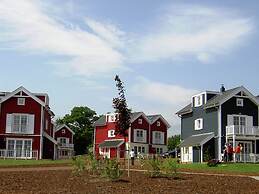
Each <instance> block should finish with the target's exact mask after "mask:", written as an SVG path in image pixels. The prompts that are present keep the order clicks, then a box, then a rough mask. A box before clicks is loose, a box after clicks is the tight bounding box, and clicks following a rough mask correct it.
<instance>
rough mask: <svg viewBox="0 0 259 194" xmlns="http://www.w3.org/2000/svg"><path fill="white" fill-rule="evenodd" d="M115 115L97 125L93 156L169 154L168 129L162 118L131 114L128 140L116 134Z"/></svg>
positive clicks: (99, 120) (101, 120) (95, 125)
mask: <svg viewBox="0 0 259 194" xmlns="http://www.w3.org/2000/svg"><path fill="white" fill-rule="evenodd" d="M116 118H117V116H116V114H106V115H104V116H102V117H100V118H99V119H98V120H97V121H96V122H95V123H94V127H95V128H94V154H95V156H96V157H98V156H101V157H107V158H115V157H117V158H119V157H124V153H125V149H126V150H131V149H134V151H135V153H136V154H139V153H141V154H155V153H156V154H159V153H162V152H165V151H167V141H166V139H167V129H168V128H169V127H170V125H169V124H168V122H167V121H166V120H165V119H164V118H163V117H162V115H149V116H146V115H145V114H144V113H143V112H135V113H132V114H131V126H130V128H129V130H128V134H129V135H128V137H127V138H125V139H124V137H122V136H120V135H117V134H115V122H116Z"/></svg>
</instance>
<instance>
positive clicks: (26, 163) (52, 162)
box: [0, 159, 72, 167]
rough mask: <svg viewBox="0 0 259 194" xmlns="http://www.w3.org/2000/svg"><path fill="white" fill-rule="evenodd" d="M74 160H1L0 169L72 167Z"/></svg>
mask: <svg viewBox="0 0 259 194" xmlns="http://www.w3.org/2000/svg"><path fill="white" fill-rule="evenodd" d="M70 164H72V160H68V159H67V160H14V159H6V160H4V159H0V167H7V166H11V167H12V166H40V165H43V166H44V165H70Z"/></svg>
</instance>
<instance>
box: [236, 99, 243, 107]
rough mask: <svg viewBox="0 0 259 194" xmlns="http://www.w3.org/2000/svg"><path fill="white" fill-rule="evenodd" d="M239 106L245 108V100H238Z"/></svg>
mask: <svg viewBox="0 0 259 194" xmlns="http://www.w3.org/2000/svg"><path fill="white" fill-rule="evenodd" d="M237 106H244V100H243V99H242V98H237Z"/></svg>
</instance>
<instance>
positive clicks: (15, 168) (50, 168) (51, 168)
mask: <svg viewBox="0 0 259 194" xmlns="http://www.w3.org/2000/svg"><path fill="white" fill-rule="evenodd" d="M72 169H73V167H72V166H48V167H22V168H20V167H11V168H9V167H8V168H0V172H31V171H38V172H39V171H53V170H72ZM124 170H127V169H124ZM130 171H135V172H146V171H147V170H140V169H130ZM179 173H181V174H190V175H203V176H230V177H242V178H253V179H255V180H258V181H259V176H249V175H240V174H220V173H217V174H215V173H203V172H184V171H181V172H179Z"/></svg>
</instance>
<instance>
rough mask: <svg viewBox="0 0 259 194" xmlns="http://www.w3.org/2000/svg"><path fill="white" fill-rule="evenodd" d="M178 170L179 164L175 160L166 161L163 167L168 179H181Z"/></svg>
mask: <svg viewBox="0 0 259 194" xmlns="http://www.w3.org/2000/svg"><path fill="white" fill-rule="evenodd" d="M178 168H179V164H178V163H177V161H176V160H175V159H173V158H167V159H165V160H164V162H163V165H162V169H163V172H164V173H165V175H166V177H167V178H173V179H177V178H179V173H178Z"/></svg>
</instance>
